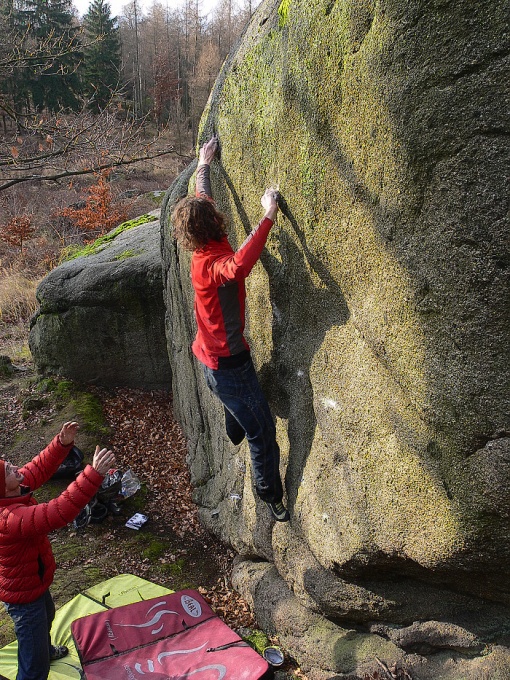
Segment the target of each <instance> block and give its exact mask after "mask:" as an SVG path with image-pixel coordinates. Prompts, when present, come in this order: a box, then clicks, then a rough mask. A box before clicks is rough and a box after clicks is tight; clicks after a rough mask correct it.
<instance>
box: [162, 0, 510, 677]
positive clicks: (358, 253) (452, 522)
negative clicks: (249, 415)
mask: <svg viewBox="0 0 510 680" xmlns="http://www.w3.org/2000/svg"><path fill="white" fill-rule="evenodd" d="M507 41H508V31H507V29H506V13H505V3H503V2H500V1H497V2H493V3H475V4H473V3H471V2H468V1H467V0H463V1H461V2H457V3H448V2H443V1H442V0H437V1H434V2H429V3H423V2H420V1H419V0H412V1H411V2H402V1H401V0H400V1H398V0H384V1H381V2H375V1H374V0H362V1H359V0H357V1H356V2H354V1H352V2H351V1H350V0H344V1H343V2H334V1H331V0H307V1H306V2H305V1H304V0H290V1H289V2H284V3H283V2H276V1H275V0H266V1H265V2H263V3H262V4H261V6H260V7H259V9H258V11H257V13H256V14H255V16H254V18H253V20H252V22H251V24H250V25H249V27H248V28H247V30H246V32H245V34H244V36H243V37H242V39H241V41H240V43H239V45H238V47H237V49H236V51H235V52H234V53H233V54H232V55H231V57H230V58H229V59H228V60H227V62H226V64H225V66H224V69H223V71H222V73H221V74H220V77H219V79H218V81H217V83H216V85H215V88H214V90H213V93H212V95H211V98H210V101H209V104H208V107H207V109H206V112H205V114H204V117H203V119H202V131H201V136H202V139H205V138H206V137H207V136H209V135H210V134H211V133H212V132H213V130H214V131H216V132H217V133H218V134H219V137H220V142H221V159H220V160H219V161H215V162H214V163H213V165H212V186H213V192H214V196H215V199H216V201H217V203H218V205H219V207H220V208H221V210H222V211H223V212H225V213H226V214H227V216H228V218H229V222H230V233H229V236H230V240H231V242H232V245H233V246H234V247H236V246H238V245H239V244H241V243H242V241H243V240H244V239H245V237H246V234H247V233H248V232H249V230H250V229H251V227H252V226H254V225H255V224H256V223H257V222H258V220H259V219H260V217H261V213H262V211H261V208H260V196H261V195H262V193H263V191H264V189H265V188H266V187H267V186H270V185H273V186H278V188H279V191H280V193H281V195H282V198H283V202H282V211H281V215H280V216H279V217H278V220H277V224H276V225H275V227H273V229H272V232H271V234H270V236H269V239H268V243H267V248H266V250H265V252H264V254H263V255H262V257H261V261H260V263H259V264H257V265H256V267H255V268H254V270H253V272H252V274H251V275H250V277H249V279H248V282H247V290H248V313H247V322H248V323H247V326H248V336H249V341H250V345H251V348H252V352H253V356H254V360H255V363H256V365H257V368H258V370H259V375H260V378H261V381H262V383H263V385H264V389H265V391H266V393H267V395H268V397H269V398H270V401H271V406H272V408H273V410H274V413H275V415H276V417H277V420H278V423H277V426H278V436H279V442H280V446H281V449H282V459H283V461H282V469H283V471H284V473H285V481H286V489H287V494H288V503H289V507H290V510H291V517H292V520H291V524H290V528H282V527H280V526H278V527H276V528H275V530H274V531H273V532H272V533H271V527H270V525H269V522H268V515H267V511H266V509H265V508H264V507H263V506H261V505H260V504H259V503H258V502H256V501H255V500H254V498H253V495H252V491H251V479H250V474H249V469H250V465H249V456H248V452H247V447H246V444H243V445H241V446H240V447H239V448H237V449H234V448H233V447H232V446H231V445H230V444H229V443H228V441H227V439H226V437H225V434H224V431H223V419H222V410H221V407H220V405H219V404H218V402H217V401H215V400H214V399H213V398H212V397H211V395H210V394H209V393H208V391H207V389H206V387H205V384H204V381H203V378H202V375H201V372H200V368H199V367H198V366H197V365H196V362H195V361H194V359H193V358H192V357H191V355H190V351H189V345H190V342H191V340H192V337H193V335H194V328H195V326H194V321H193V316H192V300H193V292H192V289H191V285H190V281H189V255H188V254H186V253H182V252H181V251H179V250H178V249H177V248H176V247H175V244H174V243H173V240H172V238H171V227H169V225H168V216H169V212H170V208H171V205H172V202H173V200H175V199H176V198H178V197H179V196H180V195H182V194H183V193H186V191H187V189H188V186H187V185H188V180H189V179H190V178H191V176H192V173H193V169H194V168H193V166H191V167H190V168H189V169H188V171H187V172H186V173H185V174H183V176H182V177H181V178H180V179H179V180H178V181H177V182H176V184H175V185H174V186H173V187H172V188H171V191H170V193H169V194H168V197H167V198H168V199H169V200H168V201H167V202H165V203H164V209H163V213H162V214H163V225H164V227H165V230H166V231H165V241H164V258H165V263H164V280H165V290H166V293H165V294H166V299H167V306H168V309H170V310H171V312H170V314H169V318H171V319H172V328H171V329H170V328H168V329H167V337H168V339H169V342H168V347H169V353H170V359H171V364H172V370H173V376H174V404H175V408H176V413H177V414H178V416H179V418H180V420H181V422H182V424H183V426H184V429H185V431H186V433H187V435H188V436H189V438H190V442H191V446H190V458H189V460H190V467H191V471H192V476H193V481H194V484H195V485H196V490H195V500H196V501H197V503H199V505H200V506H201V516H202V518H203V520H204V521H205V522H206V523H207V525H208V526H209V528H211V530H213V531H215V532H216V533H217V534H218V535H219V536H221V537H222V538H223V539H225V540H228V541H230V543H231V544H232V545H234V547H235V548H236V549H237V550H239V551H240V552H243V553H246V554H252V555H257V556H258V557H259V558H265V559H267V560H272V561H274V563H275V564H276V565H277V567H278V571H279V573H280V574H281V575H283V577H284V579H285V581H286V583H287V584H288V586H290V587H291V588H292V589H293V590H294V592H295V593H296V594H297V595H298V597H299V598H300V600H301V601H302V602H303V603H305V604H306V605H307V606H308V607H309V608H311V609H315V610H316V611H318V612H320V611H321V612H323V613H325V614H327V615H328V616H329V617H332V618H335V619H336V620H338V619H340V620H344V621H347V622H348V621H355V622H357V625H360V624H366V622H368V621H370V620H374V619H376V620H381V621H387V622H391V623H392V625H410V624H411V623H412V622H413V620H418V619H422V620H432V619H435V620H437V619H438V618H439V619H440V618H441V613H442V615H443V617H444V618H445V619H448V620H450V621H451V622H453V623H459V624H462V625H465V626H471V624H473V626H474V627H475V630H476V627H477V623H476V621H478V622H479V623H480V622H481V621H483V622H484V624H483V625H481V624H480V629H483V630H480V632H481V634H482V635H485V640H488V641H491V642H492V643H494V642H497V641H501V640H505V639H506V638H505V635H506V632H505V631H506V624H505V623H504V621H505V618H506V619H508V608H506V607H508V606H509V605H510V589H509V584H510V578H509V576H510V514H509V513H508V502H509V500H510V499H509V495H508V494H509V492H508V490H509V489H510V466H509V464H508V462H509V443H510V439H509V436H508V432H509V430H510V427H509V423H508V412H509V409H508V405H509V394H508V383H509V381H508V377H509V376H508V366H509V361H508V359H509V351H508V340H507V333H508V326H509V306H508V255H507V253H506V251H505V250H504V248H503V246H502V244H503V242H504V237H505V230H506V225H507V222H506V219H507V206H506V203H505V196H506V192H507V187H506V185H505V177H506V173H505V170H504V164H505V158H506V157H507V153H508V141H507V140H508V135H507V121H506V119H505V115H506V114H505V109H504V101H505V97H504V88H505V85H506V80H505V77H504V75H503V74H504V66H505V64H507V60H508V56H507V55H508V42H507ZM192 186H193V183H192V182H191V184H190V189H192ZM177 316H178V317H179V322H178V325H177V326H176V325H175V323H176V317H177ZM235 495H239V496H241V499H240V500H236V501H235V503H233V502H232V498H235ZM439 584H441V586H440V585H439ZM452 590H453V591H459V592H458V593H457V592H452ZM434 593H435V595H434ZM463 598H464V599H463ZM476 598H482V599H481V600H479V599H476ZM484 601H485V603H483V602H484ZM489 601H493V602H494V603H497V604H489V603H488V602H489ZM466 611H476V615H473V616H472V617H471V619H470V617H469V616H468V617H466V616H465V612H466ZM463 612H464V614H463ZM463 617H464V618H463ZM488 621H492V622H493V624H490V623H487V622H488ZM486 624H487V625H486ZM469 629H471V628H469ZM476 632H479V631H478V630H476ZM338 648H339V649H340V648H341V645H339V647H338ZM506 658H507V660H508V665H509V666H510V656H508V655H507V657H506ZM498 664H500V662H499V661H498ZM468 666H469V664H468ZM468 666H466V669H467V670H463V673H465V675H462V677H465V678H468V677H471V675H469V673H471V671H470V670H469V668H474V667H475V666H474V665H472V666H470V667H469V668H468ZM500 666H501V664H500ZM481 667H483V664H482V665H478V666H477V671H476V672H480V668H481ZM329 668H330V669H331V670H333V668H335V670H337V669H336V667H333V666H330V667H329ZM437 668H438V666H434V669H435V670H434V672H435V673H436V675H435V676H430V677H436V678H439V677H442V676H441V675H437ZM498 672H499V671H498ZM473 673H474V671H473ZM496 676H497V674H496V675H495V677H496ZM417 677H419V676H417ZM423 677H426V676H425V675H424V676H423ZM444 677H450V675H445V676H444ZM472 677H476V675H472ZM497 677H499V676H497ZM501 677H503V676H501Z"/></svg>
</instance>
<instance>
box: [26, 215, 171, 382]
mask: <svg viewBox="0 0 510 680" xmlns="http://www.w3.org/2000/svg"><path fill="white" fill-rule="evenodd" d="M158 213H159V211H158ZM70 257H71V259H70V260H68V261H66V262H64V263H63V264H61V265H60V266H59V267H57V268H56V269H54V270H53V271H51V272H50V273H49V274H48V276H47V277H46V278H45V279H44V280H43V281H42V282H41V284H40V285H39V287H38V289H37V299H38V302H39V305H40V306H39V310H38V312H37V314H36V315H35V317H34V319H33V320H32V326H31V331H30V338H29V342H30V349H31V351H32V355H33V357H34V360H35V363H36V365H37V367H38V369H39V370H40V371H41V372H43V373H46V374H58V375H62V376H65V377H68V378H71V379H73V380H76V381H80V382H83V383H95V384H99V385H105V386H130V387H145V388H149V389H154V388H157V389H169V388H170V385H171V373H170V366H169V362H168V356H167V353H166V345H165V330H164V318H165V309H164V305H163V296H162V281H161V251H160V235H159V228H158V221H157V216H156V214H151V215H144V216H142V217H141V218H139V219H138V220H131V221H130V222H126V223H124V224H122V225H120V226H119V227H117V228H116V229H114V230H113V231H112V232H110V233H109V234H106V235H105V236H102V237H101V238H99V239H97V240H96V241H95V242H94V243H92V244H90V245H89V246H87V247H86V248H85V249H83V250H82V251H81V252H75V253H72V254H70Z"/></svg>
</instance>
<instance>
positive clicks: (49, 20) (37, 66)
mask: <svg viewBox="0 0 510 680" xmlns="http://www.w3.org/2000/svg"><path fill="white" fill-rule="evenodd" d="M15 13H16V18H17V22H18V24H19V26H20V27H24V28H25V35H26V39H27V41H28V42H29V43H33V44H35V46H36V50H38V51H39V52H40V53H41V54H45V53H46V54H47V55H48V56H49V57H50V58H46V59H44V60H42V61H41V62H40V63H34V65H33V68H32V69H26V71H27V72H26V74H25V73H24V83H22V85H26V87H27V89H28V90H29V92H30V96H31V100H32V104H33V106H34V108H35V110H36V111H38V112H42V111H44V110H45V109H46V110H48V111H50V112H56V111H58V110H60V109H73V110H77V109H78V108H79V105H80V94H81V85H80V79H79V77H78V74H77V68H78V65H79V63H80V61H81V56H82V55H81V52H80V50H79V48H78V30H79V27H78V26H77V23H76V21H75V19H74V16H73V9H72V0H24V1H23V3H19V8H18V9H17V10H16V12H15Z"/></svg>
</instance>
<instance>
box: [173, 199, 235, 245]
mask: <svg viewBox="0 0 510 680" xmlns="http://www.w3.org/2000/svg"><path fill="white" fill-rule="evenodd" d="M172 224H173V227H174V236H175V238H176V239H177V241H178V242H179V243H180V245H181V246H182V247H183V248H185V249H186V250H197V249H199V248H203V247H204V246H205V245H207V244H208V243H209V241H221V239H222V238H223V237H224V236H225V234H226V231H227V229H226V224H225V215H223V214H222V213H220V211H219V210H217V208H216V206H215V205H214V203H213V202H212V201H211V200H209V199H208V198H197V197H195V196H186V197H185V198H182V199H181V200H180V201H179V202H178V203H177V204H176V205H175V207H174V209H173V212H172Z"/></svg>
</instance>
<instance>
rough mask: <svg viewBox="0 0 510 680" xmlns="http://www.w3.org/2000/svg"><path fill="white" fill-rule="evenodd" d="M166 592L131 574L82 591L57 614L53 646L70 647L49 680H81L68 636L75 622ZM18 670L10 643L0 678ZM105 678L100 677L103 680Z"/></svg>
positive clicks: (11, 677) (1, 657)
mask: <svg viewBox="0 0 510 680" xmlns="http://www.w3.org/2000/svg"><path fill="white" fill-rule="evenodd" d="M171 592H172V591H171V590H169V589H168V588H165V587H163V586H160V585H158V584H156V583H151V582H150V581H146V580H145V579H142V578H139V577H138V576H134V575H132V574H120V575H119V576H115V577H114V578H111V579H108V580H107V581H102V582H101V583H98V584H97V585H95V586H92V587H91V588H88V589H87V590H85V591H83V593H81V594H79V595H77V596H76V597H74V598H73V599H72V600H70V601H69V602H67V603H66V604H65V605H64V606H63V607H60V609H58V610H57V612H56V614H55V620H54V622H53V626H52V629H51V637H52V641H53V643H54V644H57V645H66V647H69V654H68V656H66V657H65V658H64V659H60V660H59V661H54V662H53V663H52V664H51V670H50V674H49V676H48V680H80V679H81V678H83V674H82V667H81V663H80V659H79V656H78V652H77V650H76V647H75V644H74V641H73V638H72V636H71V624H72V622H73V621H74V620H75V619H78V618H80V617H84V616H88V615H90V614H96V613H100V612H105V611H109V610H110V609H111V608H114V607H120V606H122V605H126V604H130V603H134V602H139V601H143V600H150V599H152V598H154V597H159V596H161V595H168V594H169V593H171ZM17 668H18V643H17V642H12V643H11V644H9V645H7V646H6V647H3V648H2V649H0V678H1V677H2V676H3V677H4V678H7V679H8V680H15V679H16V673H17ZM107 677H108V676H103V678H102V680H106V678H107Z"/></svg>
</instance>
